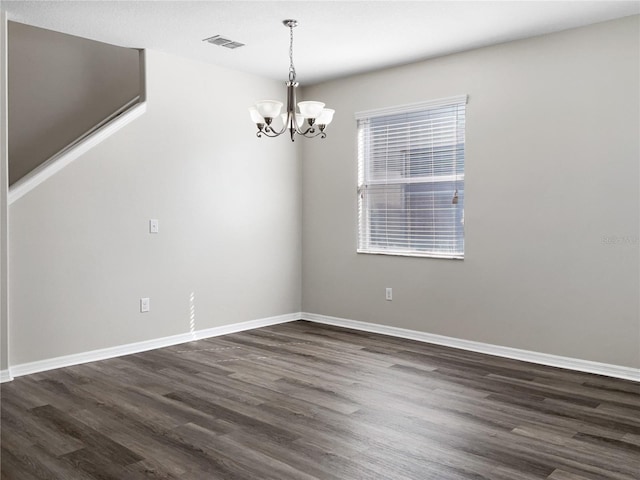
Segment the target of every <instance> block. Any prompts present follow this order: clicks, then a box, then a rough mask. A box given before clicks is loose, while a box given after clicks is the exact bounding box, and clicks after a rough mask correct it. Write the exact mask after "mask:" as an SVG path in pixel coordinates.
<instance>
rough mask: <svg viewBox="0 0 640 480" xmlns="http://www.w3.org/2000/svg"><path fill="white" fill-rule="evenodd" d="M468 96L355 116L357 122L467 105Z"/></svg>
mask: <svg viewBox="0 0 640 480" xmlns="http://www.w3.org/2000/svg"><path fill="white" fill-rule="evenodd" d="M468 98H469V96H468V95H456V96H454V97H446V98H438V99H436V100H428V101H426V102H417V103H408V104H406V105H397V106H394V107H384V108H375V109H373V110H364V111H362V112H356V113H355V114H354V115H355V117H356V120H364V119H367V118H374V117H382V116H384V115H394V114H398V113H410V112H419V111H420V110H426V109H428V108H436V107H443V106H445V105H454V104H460V103H462V104H464V105H466V104H467V100H468Z"/></svg>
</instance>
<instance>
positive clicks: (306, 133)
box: [298, 128, 327, 138]
mask: <svg viewBox="0 0 640 480" xmlns="http://www.w3.org/2000/svg"><path fill="white" fill-rule="evenodd" d="M298 135H301V136H303V137H305V138H314V137H320V138H326V136H327V134H326V133H324V131H322V130H320V131H316V129H315V128H308V129H306V130H305V131H304V132H298Z"/></svg>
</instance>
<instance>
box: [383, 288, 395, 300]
mask: <svg viewBox="0 0 640 480" xmlns="http://www.w3.org/2000/svg"><path fill="white" fill-rule="evenodd" d="M384 298H385V299H386V300H389V301H391V300H393V288H389V287H387V289H386V291H385V297H384Z"/></svg>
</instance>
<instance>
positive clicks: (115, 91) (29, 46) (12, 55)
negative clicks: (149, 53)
mask: <svg viewBox="0 0 640 480" xmlns="http://www.w3.org/2000/svg"><path fill="white" fill-rule="evenodd" d="M138 57H139V53H138V50H134V49H130V48H122V47H116V46H114V45H108V44H106V43H100V42H96V41H93V40H87V39H84V38H80V37H74V36H71V35H65V34H63V33H58V32H53V31H51V30H45V29H42V28H37V27H32V26H28V25H23V24H21V23H16V22H9V60H8V61H9V122H10V123H9V183H10V184H12V183H14V182H15V181H16V180H18V179H20V178H21V177H22V176H24V175H25V174H27V173H28V172H30V171H31V170H33V169H34V168H35V167H37V166H38V165H40V164H41V163H42V162H43V161H45V160H47V159H48V158H49V157H50V156H52V155H54V154H55V153H57V152H58V151H59V150H61V149H62V148H64V147H66V146H67V145H69V144H70V143H71V142H73V141H74V140H75V139H76V138H78V137H79V136H80V135H82V134H84V133H85V132H86V131H88V130H89V129H91V128H92V127H94V126H95V125H96V124H98V123H99V122H100V121H102V120H104V119H105V118H106V117H108V116H109V115H111V114H112V113H114V112H115V111H116V110H118V109H119V108H120V107H122V106H123V105H124V104H126V103H127V102H128V101H129V100H131V99H133V98H134V97H136V96H137V95H139V94H140V68H139V59H138Z"/></svg>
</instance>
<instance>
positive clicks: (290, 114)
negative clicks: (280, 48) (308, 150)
mask: <svg viewBox="0 0 640 480" xmlns="http://www.w3.org/2000/svg"><path fill="white" fill-rule="evenodd" d="M282 23H283V24H284V25H285V27H289V81H288V82H287V110H286V112H284V113H282V114H280V111H281V110H282V106H283V104H282V102H278V101H277V100H262V101H260V102H257V103H256V104H255V105H254V106H253V107H249V114H250V115H251V120H252V121H253V122H254V123H255V124H256V126H257V127H258V131H257V132H256V135H257V136H258V137H262V135H265V136H267V137H278V136H280V135H282V134H283V133H284V132H286V131H287V130H288V131H289V133H290V135H291V141H292V142H293V141H294V140H295V135H302V136H303V137H307V138H313V137H317V136H320V138H325V137H326V136H327V134H326V133H324V130H325V128H326V127H327V125H329V124H330V123H331V120H333V114H334V113H335V110H332V109H330V108H324V103H322V102H311V101H309V102H299V103H298V109H299V110H300V111H299V112H296V87H297V86H298V82H296V68H295V67H294V66H293V27H296V26H297V25H298V22H297V20H283V22H282ZM278 117H280V119H281V120H282V128H276V127H275V126H274V123H273V121H274V119H276V118H278Z"/></svg>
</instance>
